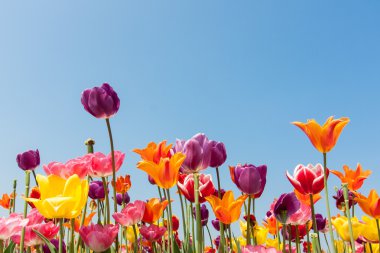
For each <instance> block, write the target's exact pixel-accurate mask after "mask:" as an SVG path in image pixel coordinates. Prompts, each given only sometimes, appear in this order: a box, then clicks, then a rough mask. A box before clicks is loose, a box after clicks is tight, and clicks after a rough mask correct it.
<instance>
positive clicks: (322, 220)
mask: <svg viewBox="0 0 380 253" xmlns="http://www.w3.org/2000/svg"><path fill="white" fill-rule="evenodd" d="M315 221H316V223H317V229H318V231H322V230H324V229H325V228H326V224H327V223H326V222H327V220H326V218H323V216H322V214H319V213H317V214H316V215H315Z"/></svg>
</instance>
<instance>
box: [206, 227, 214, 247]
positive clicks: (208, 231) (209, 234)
mask: <svg viewBox="0 0 380 253" xmlns="http://www.w3.org/2000/svg"><path fill="white" fill-rule="evenodd" d="M206 229H207V233H208V236H209V238H210V244H211V248H214V246H213V244H212V236H211V233H210V229H209V228H208V225H207V224H206Z"/></svg>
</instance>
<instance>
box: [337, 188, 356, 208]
mask: <svg viewBox="0 0 380 253" xmlns="http://www.w3.org/2000/svg"><path fill="white" fill-rule="evenodd" d="M333 198H334V199H335V200H336V207H337V208H338V209H339V210H341V211H344V210H345V203H344V195H343V189H339V190H338V191H337V192H336V195H335V196H333ZM354 199H355V194H354V193H353V192H352V191H350V190H348V208H351V206H353V205H355V204H356V201H355V200H354Z"/></svg>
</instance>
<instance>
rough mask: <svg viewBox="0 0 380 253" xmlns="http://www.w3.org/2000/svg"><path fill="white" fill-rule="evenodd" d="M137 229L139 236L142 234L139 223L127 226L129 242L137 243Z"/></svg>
mask: <svg viewBox="0 0 380 253" xmlns="http://www.w3.org/2000/svg"><path fill="white" fill-rule="evenodd" d="M134 229H135V230H136V234H137V237H138V236H139V235H140V229H139V227H138V226H137V225H133V226H130V227H127V231H126V235H125V237H126V238H127V240H128V242H130V243H135V242H136V236H135V233H134V231H133V230H134Z"/></svg>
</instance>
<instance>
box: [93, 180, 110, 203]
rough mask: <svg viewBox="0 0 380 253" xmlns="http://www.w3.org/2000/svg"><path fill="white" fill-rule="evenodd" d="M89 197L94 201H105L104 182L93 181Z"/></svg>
mask: <svg viewBox="0 0 380 253" xmlns="http://www.w3.org/2000/svg"><path fill="white" fill-rule="evenodd" d="M107 191H108V187H107ZM88 196H89V197H90V198H92V199H104V197H105V192H104V187H103V182H102V181H92V182H91V183H90V188H89V191H88Z"/></svg>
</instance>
